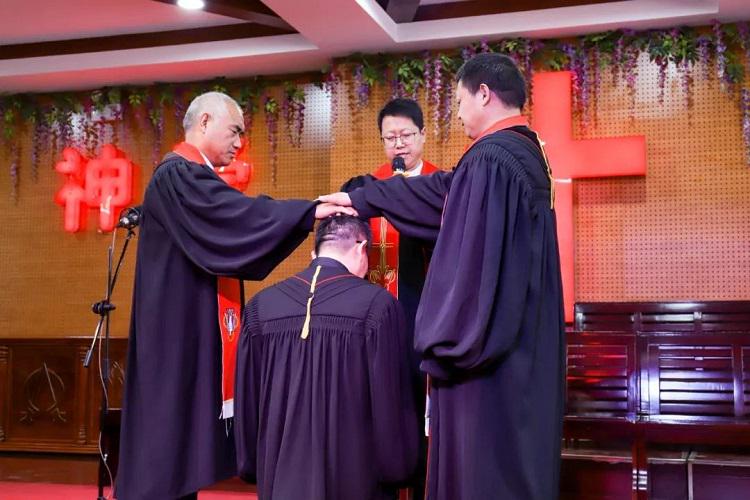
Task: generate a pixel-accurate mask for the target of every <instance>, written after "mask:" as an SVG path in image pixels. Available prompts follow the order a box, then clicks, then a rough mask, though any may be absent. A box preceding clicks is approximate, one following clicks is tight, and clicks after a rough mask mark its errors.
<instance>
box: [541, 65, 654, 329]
mask: <svg viewBox="0 0 750 500" xmlns="http://www.w3.org/2000/svg"><path fill="white" fill-rule="evenodd" d="M533 88H534V108H533V111H532V124H533V127H534V129H535V130H536V131H537V132H538V133H539V136H540V138H541V139H542V140H543V141H544V143H545V150H546V152H547V157H548V158H549V162H550V166H551V167H552V175H553V176H554V179H555V211H556V213H557V236H558V240H559V243H560V265H561V271H562V281H563V295H564V301H565V321H566V322H571V321H573V304H574V302H575V288H574V286H575V261H574V256H575V253H574V226H573V179H581V178H591V177H611V176H626V175H645V174H646V138H645V137H644V136H642V135H639V136H629V137H610V138H597V139H580V140H575V139H573V114H572V93H571V91H572V74H571V73H570V72H569V71H556V72H541V73H535V74H534V87H533Z"/></svg>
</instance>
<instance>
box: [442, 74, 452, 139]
mask: <svg viewBox="0 0 750 500" xmlns="http://www.w3.org/2000/svg"><path fill="white" fill-rule="evenodd" d="M439 116H440V118H439V119H440V142H442V143H446V142H448V139H450V135H451V122H452V121H453V120H452V119H453V85H446V86H445V90H444V91H443V94H442V97H441V99H440V115H439Z"/></svg>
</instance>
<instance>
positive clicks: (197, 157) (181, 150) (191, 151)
mask: <svg viewBox="0 0 750 500" xmlns="http://www.w3.org/2000/svg"><path fill="white" fill-rule="evenodd" d="M172 152H173V153H175V154H178V155H180V156H182V157H183V158H185V159H186V160H187V161H191V162H193V163H198V164H199V165H205V164H206V160H204V159H203V155H202V154H201V152H200V151H198V148H196V147H195V146H193V145H192V144H188V143H187V142H181V143H179V144H178V145H176V146H175V147H174V149H173V150H172Z"/></svg>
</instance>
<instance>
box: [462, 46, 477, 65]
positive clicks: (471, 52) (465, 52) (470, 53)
mask: <svg viewBox="0 0 750 500" xmlns="http://www.w3.org/2000/svg"><path fill="white" fill-rule="evenodd" d="M476 54H477V51H476V49H475V48H474V47H473V46H472V45H469V46H468V47H464V48H463V49H461V59H463V60H464V62H466V61H468V60H469V59H471V58H472V57H474V56H475V55H476Z"/></svg>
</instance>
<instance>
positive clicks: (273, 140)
mask: <svg viewBox="0 0 750 500" xmlns="http://www.w3.org/2000/svg"><path fill="white" fill-rule="evenodd" d="M263 112H264V116H265V119H266V129H267V130H268V144H269V146H270V148H271V184H272V185H273V186H276V174H277V172H276V164H277V160H278V145H279V144H278V142H279V103H278V102H276V99H274V98H273V97H271V96H268V95H266V96H265V97H264V98H263Z"/></svg>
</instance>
